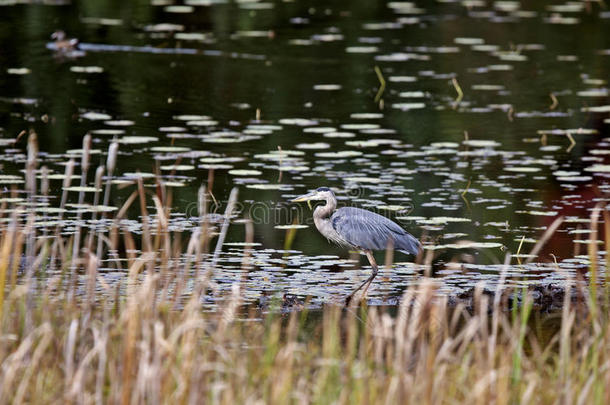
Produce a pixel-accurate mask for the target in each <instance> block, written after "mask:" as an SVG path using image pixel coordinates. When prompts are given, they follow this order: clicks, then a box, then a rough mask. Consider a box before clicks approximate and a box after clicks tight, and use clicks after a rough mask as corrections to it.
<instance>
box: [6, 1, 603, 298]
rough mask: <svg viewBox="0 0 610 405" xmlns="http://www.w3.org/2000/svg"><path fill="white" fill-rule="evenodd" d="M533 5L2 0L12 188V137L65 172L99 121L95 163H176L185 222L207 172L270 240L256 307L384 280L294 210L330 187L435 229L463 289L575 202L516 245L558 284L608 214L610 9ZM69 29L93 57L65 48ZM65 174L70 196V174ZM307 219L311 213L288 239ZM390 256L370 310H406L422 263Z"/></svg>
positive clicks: (531, 267)
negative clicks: (115, 143) (399, 299)
mask: <svg viewBox="0 0 610 405" xmlns="http://www.w3.org/2000/svg"><path fill="white" fill-rule="evenodd" d="M50 3H54V2H50ZM533 3H535V4H532V2H518V1H497V2H485V1H462V2H459V1H438V2H432V1H426V2H415V3H406V2H372V1H371V2H369V1H360V2H329V1H311V2H305V1H295V2H280V1H275V2H264V1H238V2H227V3H226V4H225V2H222V1H185V2H181V3H180V4H181V5H182V6H180V7H172V6H171V2H169V1H167V2H166V1H152V3H151V2H150V1H139V2H136V1H134V2H131V1H130V2H119V1H106V2H104V1H80V2H79V1H75V2H70V3H69V4H68V3H67V4H66V5H40V4H12V2H10V1H8V2H7V1H2V0H0V4H1V5H0V50H1V51H0V146H1V148H2V150H1V151H0V160H1V162H0V164H1V165H2V169H1V175H0V185H2V186H3V188H4V191H3V193H2V196H1V198H3V199H5V198H8V196H9V194H10V193H9V189H10V187H11V185H13V184H16V186H17V187H18V188H19V187H20V184H22V181H20V178H22V177H23V173H22V172H21V170H22V169H23V167H24V158H25V148H26V137H25V136H24V137H22V138H21V139H20V140H19V142H17V144H12V139H14V138H15V137H16V136H17V135H18V134H19V133H20V132H21V131H22V130H29V129H34V130H35V131H36V132H37V133H38V138H39V142H40V149H41V159H40V164H46V165H47V166H48V167H49V168H50V169H51V170H52V172H53V173H57V174H60V173H63V171H64V166H63V163H65V161H66V159H67V156H73V157H78V151H74V150H75V149H79V148H81V145H82V139H83V136H84V135H85V134H86V133H91V134H92V135H93V138H94V149H99V151H100V153H99V154H96V155H94V159H93V162H94V163H95V164H99V163H102V162H104V161H105V154H106V151H107V149H108V145H109V143H110V141H111V140H112V139H113V138H115V137H116V138H117V139H119V142H120V143H121V145H120V160H119V167H118V169H117V173H118V174H117V178H116V180H117V183H119V182H124V183H130V182H132V181H133V173H136V172H137V171H140V172H142V173H146V174H149V173H150V174H152V173H154V172H155V170H156V169H155V168H156V167H159V170H160V172H161V173H162V176H163V180H164V181H166V182H168V185H170V186H171V188H172V190H173V194H174V202H175V203H176V204H177V206H176V210H175V215H174V216H173V217H172V229H174V230H181V229H182V230H184V231H189V230H191V229H192V227H193V226H194V225H195V224H196V222H194V221H192V220H191V218H192V217H195V216H196V200H197V189H198V187H199V186H200V185H201V184H207V183H208V179H209V172H210V170H213V172H214V177H213V178H214V181H213V185H212V191H213V193H214V196H215V197H216V199H218V200H219V206H218V207H217V208H216V210H217V212H219V213H222V212H223V211H224V206H225V202H224V200H225V199H226V197H227V196H228V194H229V191H230V190H231V188H232V187H234V186H235V185H238V186H239V188H240V197H239V199H240V202H241V206H240V210H241V215H242V216H246V215H247V216H249V217H250V218H252V219H253V221H254V230H255V236H254V241H255V242H256V243H257V246H256V249H255V251H254V253H253V256H254V258H253V264H254V268H253V269H252V271H251V272H250V275H249V281H248V286H249V287H248V291H247V296H248V298H249V299H252V300H257V299H258V298H259V297H260V295H261V292H262V291H266V292H273V291H282V292H287V293H290V294H296V295H298V296H300V297H304V296H306V295H311V296H314V297H316V298H315V300H317V302H325V301H327V300H329V299H332V298H333V297H336V296H337V295H341V294H344V293H345V292H346V291H349V290H350V289H351V288H352V286H353V285H355V284H356V283H358V282H360V281H361V280H362V279H363V278H364V277H365V276H366V274H368V270H366V269H365V271H364V272H363V271H361V270H360V269H359V268H357V267H356V268H355V267H354V263H353V262H350V261H349V260H348V259H347V258H348V253H347V252H345V251H344V250H343V249H340V248H337V247H335V246H332V245H330V244H328V243H327V242H326V240H325V239H324V238H323V237H321V236H320V235H319V234H318V233H317V231H316V230H315V227H313V223H312V221H311V212H310V211H309V210H308V209H307V207H306V206H305V205H304V204H303V205H302V206H296V205H291V204H289V203H288V202H287V201H288V200H289V199H290V198H291V197H293V196H294V195H298V194H303V193H305V192H306V191H308V190H310V189H312V188H315V187H319V186H328V187H332V188H333V189H335V191H336V193H337V196H338V197H339V199H340V204H341V205H354V206H359V207H364V208H368V209H372V210H375V211H377V212H380V213H383V214H385V215H389V216H391V217H393V218H395V219H397V221H400V222H401V224H402V225H403V226H404V227H405V228H406V229H408V230H409V231H410V232H411V233H413V234H414V235H415V236H417V237H418V238H419V237H421V239H422V241H423V242H424V243H425V245H426V246H427V248H428V250H434V251H433V254H434V260H433V269H434V271H435V274H436V275H437V276H439V278H441V279H442V285H441V290H442V291H447V292H453V293H456V292H458V293H459V292H463V291H465V290H468V289H469V288H471V287H472V286H473V285H474V284H476V283H477V282H479V281H484V282H486V283H487V285H488V288H491V289H493V288H494V283H495V281H496V280H497V279H498V273H499V272H500V270H501V268H502V266H501V265H500V263H502V262H503V261H504V257H505V255H506V253H507V252H512V253H516V252H519V253H520V254H522V255H523V254H526V253H529V252H530V251H531V249H532V247H533V246H534V244H535V243H536V242H537V240H538V239H539V238H540V236H541V235H542V233H543V232H544V230H545V229H546V228H547V227H548V226H549V225H550V224H551V223H552V222H553V221H554V220H555V219H556V218H558V217H560V216H565V218H566V220H565V222H564V223H563V224H562V225H561V226H560V228H559V230H558V231H557V233H556V234H555V235H554V236H553V237H552V238H551V239H550V241H549V242H548V243H547V244H546V245H545V246H544V248H543V249H542V250H541V251H540V253H539V255H538V256H537V257H536V258H535V259H534V263H532V264H528V265H520V263H519V262H518V260H517V259H518V258H514V259H513V260H512V264H514V266H511V267H510V269H509V276H508V278H509V279H511V280H512V281H511V282H513V283H517V284H519V283H546V284H549V283H561V280H563V276H562V275H561V274H559V273H558V272H556V271H555V270H556V267H555V264H553V263H552V256H551V254H554V255H555V256H556V257H557V258H558V261H559V264H560V266H561V268H562V269H564V270H565V271H566V272H567V273H568V274H571V275H573V276H575V275H576V274H577V273H579V272H586V270H587V267H588V258H587V256H586V247H587V244H588V239H589V236H590V233H589V227H590V220H589V217H590V215H591V209H592V208H593V207H594V206H595V204H597V203H599V202H604V201H607V198H608V188H609V187H610V185H609V182H608V176H609V173H610V162H609V161H608V160H609V159H608V156H610V140H609V138H608V132H609V128H610V124H609V117H610V106H609V105H610V97H609V91H610V90H609V89H608V82H607V81H608V79H609V77H610V76H609V75H608V73H609V69H608V66H609V64H610V39H609V38H610V12H608V11H606V10H604V9H602V8H600V7H599V5H597V4H590V3H584V2H583V3H581V2H564V3H562V2H553V3H549V2H533ZM57 29H62V30H64V31H66V33H67V35H68V36H69V37H76V38H78V39H79V40H80V42H81V43H82V46H81V49H82V50H83V51H82V52H77V53H72V52H68V53H66V52H57V51H54V50H53V49H49V48H53V47H52V46H49V44H48V43H49V42H50V35H51V33H52V32H54V31H55V30H57ZM376 67H377V72H376ZM380 78H382V79H383V80H384V81H385V82H386V87H385V89H384V91H383V92H379V89H380ZM459 91H461V92H463V98H460V97H459V96H458V94H459ZM378 93H379V94H378ZM572 140H573V142H572ZM69 151H72V152H69ZM92 172H93V170H92ZM74 183H76V181H75V182H74ZM146 183H147V184H149V185H151V186H152V185H154V176H153V175H151V177H150V178H148V177H147V178H146ZM51 186H52V188H53V189H54V192H53V193H52V194H54V195H59V194H60V190H61V180H60V179H58V180H53V181H52V183H51ZM131 191H133V187H132V186H131V187H126V188H125V189H122V190H117V191H116V193H115V197H116V198H115V199H114V204H115V205H120V204H121V202H122V201H124V200H125V199H126V197H127V196H128V195H129V193H131ZM72 194H73V195H72ZM76 197H77V193H71V201H72V202H74V201H75V200H76ZM53 204H56V202H52V203H51V205H53ZM152 208H153V207H151V209H152ZM152 211H154V209H152ZM137 215H138V212H137V211H133V212H131V213H130V221H132V224H131V226H132V230H133V231H134V232H135V233H138V232H139V231H140V229H139V226H140V225H139V219H138V217H137ZM67 217H68V220H70V218H71V217H74V215H67ZM67 224H69V221H68V222H67ZM291 224H304V225H309V227H308V228H306V229H305V228H304V229H298V230H297V231H296V234H295V238H294V240H293V242H292V243H289V244H287V243H286V239H287V235H288V233H289V232H291V231H290V230H289V229H285V228H286V225H291ZM278 227H279V228H278ZM65 232H66V233H69V232H70V230H69V226H67V228H66V230H65ZM292 232H294V231H292ZM244 235H245V232H244V229H243V225H240V224H235V225H233V226H232V228H231V231H230V234H229V238H228V239H229V246H228V248H227V254H226V255H225V256H224V257H223V262H222V263H223V266H222V269H221V270H219V271H218V273H217V275H216V278H217V281H218V284H219V286H220V290H223V289H224V288H229V286H230V285H231V284H232V282H233V281H234V280H236V279H238V278H240V277H241V276H240V272H241V252H242V249H243V247H242V246H239V243H240V242H243V240H244V237H245V236H244ZM602 236H603V235H602ZM600 239H601V236H600ZM231 243H234V244H235V245H233V246H231ZM520 246H521V247H520ZM283 249H287V250H283ZM600 250H602V252H601V253H604V252H603V245H600ZM519 259H520V260H521V259H523V260H525V259H527V257H525V256H524V257H522V258H519ZM378 260H379V261H380V262H383V254H380V255H379V256H378ZM395 260H396V261H397V262H398V264H397V265H395V266H394V267H393V268H392V269H383V270H382V271H381V277H379V278H378V280H377V282H376V283H375V284H374V286H373V287H372V288H371V291H370V292H371V294H370V295H371V303H390V304H391V303H392V302H393V301H392V300H393V299H395V297H396V296H398V295H399V294H400V292H401V291H402V290H403V289H404V288H405V287H406V286H407V285H410V284H412V283H413V282H416V281H417V280H418V278H419V277H420V270H421V268H420V267H418V266H415V265H413V264H411V263H410V262H411V261H412V258H411V257H408V256H404V255H401V254H398V253H397V254H396V256H395ZM361 263H362V264H364V263H365V261H364V260H362V259H361ZM121 277H122V274H121V273H120V272H111V271H109V272H108V278H109V280H110V281H112V280H117V279H120V278H121ZM382 280H385V282H382Z"/></svg>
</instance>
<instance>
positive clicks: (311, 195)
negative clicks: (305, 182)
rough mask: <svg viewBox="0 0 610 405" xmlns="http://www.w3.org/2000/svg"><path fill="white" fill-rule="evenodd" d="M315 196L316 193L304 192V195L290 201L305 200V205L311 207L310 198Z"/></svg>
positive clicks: (313, 198) (312, 198)
mask: <svg viewBox="0 0 610 405" xmlns="http://www.w3.org/2000/svg"><path fill="white" fill-rule="evenodd" d="M316 196H317V193H315V192H312V193H309V194H304V195H302V196H300V197H297V198H295V199H294V200H292V201H291V202H303V201H307V206H308V207H309V209H312V208H311V200H315V198H316Z"/></svg>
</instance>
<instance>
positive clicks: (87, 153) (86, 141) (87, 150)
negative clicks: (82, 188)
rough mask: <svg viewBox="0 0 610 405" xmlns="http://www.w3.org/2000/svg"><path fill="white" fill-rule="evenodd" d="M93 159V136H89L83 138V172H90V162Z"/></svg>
mask: <svg viewBox="0 0 610 405" xmlns="http://www.w3.org/2000/svg"><path fill="white" fill-rule="evenodd" d="M90 157H91V135H90V134H87V135H85V136H84V138H83V157H82V160H81V170H82V171H83V172H86V171H87V170H89V161H90Z"/></svg>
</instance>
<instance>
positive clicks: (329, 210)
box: [313, 197, 337, 219]
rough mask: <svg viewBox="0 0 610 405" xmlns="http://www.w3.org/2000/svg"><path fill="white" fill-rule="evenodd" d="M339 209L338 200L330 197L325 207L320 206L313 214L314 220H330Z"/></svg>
mask: <svg viewBox="0 0 610 405" xmlns="http://www.w3.org/2000/svg"><path fill="white" fill-rule="evenodd" d="M336 208H337V200H336V199H334V198H332V197H328V198H327V199H326V204H325V205H318V206H317V207H316V209H315V211H314V212H313V216H314V219H328V218H329V217H330V216H331V215H332V214H333V212H334V211H335V209H336Z"/></svg>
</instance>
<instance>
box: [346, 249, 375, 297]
mask: <svg viewBox="0 0 610 405" xmlns="http://www.w3.org/2000/svg"><path fill="white" fill-rule="evenodd" d="M364 253H366V258H367V259H369V263H370V264H371V267H372V268H373V274H371V276H370V277H369V278H367V279H366V280H364V282H363V283H362V284H360V285H359V286H358V288H356V289H355V290H354V291H352V293H351V294H350V295H348V296H347V298H346V299H345V305H349V303H350V301H351V300H352V298H353V296H354V294H356V293H357V292H358V291H360V289H361V288H362V287H364V286H366V288H365V289H364V292H363V293H362V296H366V292H367V291H368V289H369V286H370V285H371V283H372V282H373V279H374V278H375V276H376V275H377V270H378V267H377V262H376V261H375V258H374V257H373V252H371V251H370V250H365V251H364Z"/></svg>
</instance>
